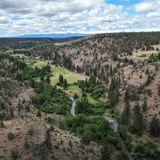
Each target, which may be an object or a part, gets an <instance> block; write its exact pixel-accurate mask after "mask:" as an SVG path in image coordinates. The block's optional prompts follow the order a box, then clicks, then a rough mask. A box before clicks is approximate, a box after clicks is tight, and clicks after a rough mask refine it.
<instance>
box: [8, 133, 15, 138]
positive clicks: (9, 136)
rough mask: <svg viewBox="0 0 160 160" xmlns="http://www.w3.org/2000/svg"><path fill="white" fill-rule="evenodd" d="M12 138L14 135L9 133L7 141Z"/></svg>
mask: <svg viewBox="0 0 160 160" xmlns="http://www.w3.org/2000/svg"><path fill="white" fill-rule="evenodd" d="M14 138H15V136H14V134H13V133H12V132H9V133H8V139H9V140H12V139H14Z"/></svg>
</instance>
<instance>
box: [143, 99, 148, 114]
mask: <svg viewBox="0 0 160 160" xmlns="http://www.w3.org/2000/svg"><path fill="white" fill-rule="evenodd" d="M147 109H148V105H147V98H146V97H145V99H144V102H143V105H142V110H143V112H146V111H147Z"/></svg>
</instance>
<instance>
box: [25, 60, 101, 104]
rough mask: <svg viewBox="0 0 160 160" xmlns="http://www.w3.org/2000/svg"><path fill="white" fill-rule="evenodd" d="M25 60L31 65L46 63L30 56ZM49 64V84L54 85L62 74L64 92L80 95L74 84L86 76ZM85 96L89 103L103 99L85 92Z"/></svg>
mask: <svg viewBox="0 0 160 160" xmlns="http://www.w3.org/2000/svg"><path fill="white" fill-rule="evenodd" d="M24 60H25V62H26V63H27V64H28V65H30V66H31V67H39V68H42V67H43V66H46V65H47V63H48V62H47V61H43V60H38V59H35V58H30V57H26V58H25V59H24ZM50 66H51V71H52V74H53V76H52V77H51V84H52V85H53V86H55V85H56V84H57V82H58V81H59V75H60V74H61V75H63V77H64V78H65V79H67V82H68V87H67V89H66V90H65V92H66V93H70V94H72V95H74V94H75V93H77V94H78V95H79V96H81V94H82V93H81V89H80V88H79V87H78V85H76V83H77V81H78V80H85V79H86V78H87V76H85V75H82V74H78V73H75V72H72V71H70V70H68V69H66V68H64V67H60V66H56V65H50ZM60 89H62V90H63V87H60ZM87 98H88V101H89V103H90V104H102V103H103V99H102V98H100V99H94V98H93V97H92V96H90V95H89V94H87Z"/></svg>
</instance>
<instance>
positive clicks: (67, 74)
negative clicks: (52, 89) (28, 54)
mask: <svg viewBox="0 0 160 160" xmlns="http://www.w3.org/2000/svg"><path fill="white" fill-rule="evenodd" d="M45 65H47V62H46V61H40V60H36V63H35V64H34V65H33V66H34V67H36V66H37V67H40V68H41V67H43V66H45ZM51 70H52V74H53V76H52V77H51V84H52V85H56V84H57V82H58V80H59V75H60V74H61V75H63V77H64V78H65V79H67V82H68V84H69V85H71V84H72V86H71V87H70V89H75V90H76V91H77V92H78V89H77V88H78V87H75V86H74V85H73V84H74V83H76V82H77V81H78V80H85V79H86V78H87V76H85V75H82V74H78V73H75V72H71V71H69V70H68V69H66V68H64V67H60V66H56V65H51ZM73 86H74V87H73Z"/></svg>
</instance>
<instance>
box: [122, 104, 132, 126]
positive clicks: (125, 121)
mask: <svg viewBox="0 0 160 160" xmlns="http://www.w3.org/2000/svg"><path fill="white" fill-rule="evenodd" d="M129 121H130V105H129V102H127V103H126V106H125V108H124V110H123V113H122V117H121V123H122V124H128V123H129Z"/></svg>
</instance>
